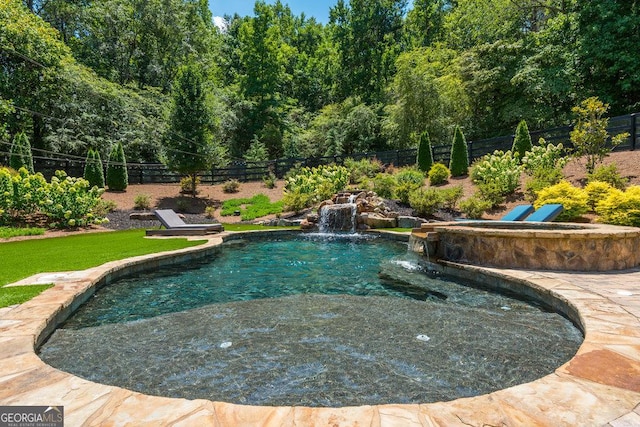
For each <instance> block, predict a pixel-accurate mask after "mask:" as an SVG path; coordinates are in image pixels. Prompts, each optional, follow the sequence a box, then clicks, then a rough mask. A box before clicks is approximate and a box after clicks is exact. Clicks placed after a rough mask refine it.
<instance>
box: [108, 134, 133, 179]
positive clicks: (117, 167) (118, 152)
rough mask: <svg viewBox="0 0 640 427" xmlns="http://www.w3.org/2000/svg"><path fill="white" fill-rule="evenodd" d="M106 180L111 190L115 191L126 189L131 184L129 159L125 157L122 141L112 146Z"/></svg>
mask: <svg viewBox="0 0 640 427" xmlns="http://www.w3.org/2000/svg"><path fill="white" fill-rule="evenodd" d="M106 181H107V186H108V187H109V190H113V191H124V190H126V189H127V186H128V185H129V176H128V175H127V160H126V159H125V157H124V148H122V143H121V142H118V143H117V144H115V145H114V146H113V147H112V148H111V154H110V155H109V165H108V166H107V179H106Z"/></svg>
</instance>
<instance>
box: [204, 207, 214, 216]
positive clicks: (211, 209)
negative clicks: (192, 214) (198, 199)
mask: <svg viewBox="0 0 640 427" xmlns="http://www.w3.org/2000/svg"><path fill="white" fill-rule="evenodd" d="M215 212H216V207H215V206H207V207H206V208H204V216H205V217H207V218H211V219H213V218H215Z"/></svg>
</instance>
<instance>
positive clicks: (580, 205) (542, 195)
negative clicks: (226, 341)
mask: <svg viewBox="0 0 640 427" xmlns="http://www.w3.org/2000/svg"><path fill="white" fill-rule="evenodd" d="M587 202H588V197H587V193H586V192H585V191H584V190H582V189H580V188H577V187H574V186H572V185H571V184H570V183H569V182H568V181H562V182H560V183H559V184H556V185H552V186H551V187H547V188H544V189H542V190H540V191H539V192H538V198H537V199H536V201H535V203H534V206H535V207H536V209H537V208H539V207H540V206H542V205H544V204H548V203H560V204H561V205H562V207H563V208H564V210H563V211H562V213H561V214H560V215H559V216H558V219H559V220H565V221H570V220H573V219H576V218H578V217H580V216H581V215H583V214H585V213H587V212H588V211H589V206H588V205H587Z"/></svg>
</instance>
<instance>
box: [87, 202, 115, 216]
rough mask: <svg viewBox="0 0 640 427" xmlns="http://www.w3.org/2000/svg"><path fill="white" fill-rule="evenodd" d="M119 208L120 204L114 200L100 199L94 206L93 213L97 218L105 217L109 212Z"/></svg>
mask: <svg viewBox="0 0 640 427" xmlns="http://www.w3.org/2000/svg"><path fill="white" fill-rule="evenodd" d="M116 209H118V205H117V204H116V202H114V201H113V200H104V199H100V200H98V202H97V203H96V205H95V206H94V207H93V215H94V216H95V217H96V218H104V217H106V216H107V214H108V213H109V212H113V211H115V210H116Z"/></svg>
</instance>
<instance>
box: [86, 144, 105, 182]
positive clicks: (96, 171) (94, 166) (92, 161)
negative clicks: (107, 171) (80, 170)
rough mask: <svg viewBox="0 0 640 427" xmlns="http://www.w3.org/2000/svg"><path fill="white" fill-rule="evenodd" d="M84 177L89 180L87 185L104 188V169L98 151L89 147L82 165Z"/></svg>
mask: <svg viewBox="0 0 640 427" xmlns="http://www.w3.org/2000/svg"><path fill="white" fill-rule="evenodd" d="M84 179H86V180H87V181H89V185H91V186H92V187H93V186H96V187H98V188H104V171H103V169H102V160H101V159H100V152H98V150H94V149H93V148H90V149H89V152H88V153H87V160H86V163H85V165H84Z"/></svg>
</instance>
